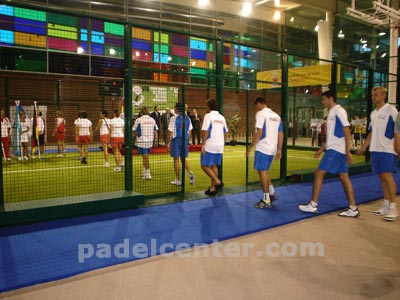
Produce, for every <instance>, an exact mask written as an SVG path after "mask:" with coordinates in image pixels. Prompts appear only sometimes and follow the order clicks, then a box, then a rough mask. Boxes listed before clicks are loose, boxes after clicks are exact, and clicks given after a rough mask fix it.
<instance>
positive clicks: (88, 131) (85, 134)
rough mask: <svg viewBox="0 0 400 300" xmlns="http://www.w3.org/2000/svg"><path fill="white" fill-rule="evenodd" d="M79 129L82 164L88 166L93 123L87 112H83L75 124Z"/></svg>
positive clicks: (78, 138) (78, 137)
mask: <svg viewBox="0 0 400 300" xmlns="http://www.w3.org/2000/svg"><path fill="white" fill-rule="evenodd" d="M75 126H76V127H77V141H78V146H80V147H81V148H82V159H81V163H82V164H84V165H86V164H87V158H88V155H89V144H90V142H91V141H92V136H93V131H92V122H91V121H90V120H89V119H88V118H87V112H86V111H82V112H81V118H80V119H78V121H77V123H76V124H75Z"/></svg>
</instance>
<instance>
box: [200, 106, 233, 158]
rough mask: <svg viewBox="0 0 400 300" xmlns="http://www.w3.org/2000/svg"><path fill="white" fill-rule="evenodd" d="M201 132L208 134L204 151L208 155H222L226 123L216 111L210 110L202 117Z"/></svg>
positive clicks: (226, 129) (226, 128)
mask: <svg viewBox="0 0 400 300" xmlns="http://www.w3.org/2000/svg"><path fill="white" fill-rule="evenodd" d="M201 130H205V131H207V132H208V135H207V140H206V142H205V144H204V149H205V150H206V152H209V153H223V152H224V146H225V134H226V133H227V132H228V127H227V126H226V121H225V118H224V116H223V115H221V114H220V113H219V112H218V111H216V110H212V111H210V112H209V113H208V114H206V115H205V116H204V120H203V126H202V127H201Z"/></svg>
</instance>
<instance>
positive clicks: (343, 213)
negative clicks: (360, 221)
mask: <svg viewBox="0 0 400 300" xmlns="http://www.w3.org/2000/svg"><path fill="white" fill-rule="evenodd" d="M338 216H339V217H348V218H358V217H359V216H360V211H359V210H358V208H356V210H352V209H351V208H348V209H346V210H343V211H341V212H339V213H338Z"/></svg>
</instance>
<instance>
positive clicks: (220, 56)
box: [215, 38, 224, 181]
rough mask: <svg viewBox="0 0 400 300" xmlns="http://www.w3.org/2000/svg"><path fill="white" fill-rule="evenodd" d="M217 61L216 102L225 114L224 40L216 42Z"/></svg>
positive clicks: (220, 176) (220, 169)
mask: <svg viewBox="0 0 400 300" xmlns="http://www.w3.org/2000/svg"><path fill="white" fill-rule="evenodd" d="M215 50H216V60H215V88H216V91H215V92H216V100H217V103H218V110H219V112H220V113H221V114H223V113H224V105H223V103H224V81H223V76H224V74H223V69H224V65H223V64H224V41H223V40H222V38H218V39H217V42H216V47H215ZM222 165H223V161H222V163H221V165H220V166H219V167H218V178H219V179H220V180H221V181H222V178H223V174H222V170H223V168H222Z"/></svg>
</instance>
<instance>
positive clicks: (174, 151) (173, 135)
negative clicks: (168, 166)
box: [167, 102, 196, 185]
mask: <svg viewBox="0 0 400 300" xmlns="http://www.w3.org/2000/svg"><path fill="white" fill-rule="evenodd" d="M183 110H184V109H183V104H182V103H179V102H178V103H176V104H175V114H176V115H175V116H173V117H172V118H171V120H170V122H169V125H168V141H169V142H167V149H168V151H170V154H171V156H172V157H173V159H174V171H175V179H174V180H173V181H171V184H174V185H182V180H181V172H180V171H181V168H180V157H181V155H182V154H183V155H184V157H185V168H186V170H187V171H188V175H189V181H190V184H194V183H195V181H196V180H195V177H194V173H193V172H192V170H191V169H190V164H189V161H188V160H187V159H186V158H187V157H188V154H189V133H190V131H191V130H192V128H193V127H192V123H191V122H190V118H189V117H188V116H187V115H186V114H185V113H184V112H183ZM184 117H185V118H184ZM184 123H185V130H183V125H184ZM183 135H184V137H183ZM182 144H183V147H184V149H182ZM182 152H183V153H182Z"/></svg>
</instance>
